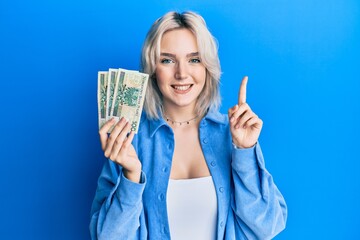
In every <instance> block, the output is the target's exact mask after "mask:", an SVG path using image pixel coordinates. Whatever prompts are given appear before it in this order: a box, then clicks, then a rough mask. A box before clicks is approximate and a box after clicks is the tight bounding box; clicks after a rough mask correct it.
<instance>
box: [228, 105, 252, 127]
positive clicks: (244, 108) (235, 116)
mask: <svg viewBox="0 0 360 240" xmlns="http://www.w3.org/2000/svg"><path fill="white" fill-rule="evenodd" d="M249 110H250V111H251V109H250V107H249V105H248V104H247V103H243V104H241V105H240V107H239V108H238V109H237V110H236V112H234V113H233V115H232V116H231V118H230V121H231V122H232V123H235V122H238V121H239V119H238V118H239V117H240V116H242V115H243V114H244V113H245V112H246V111H249Z"/></svg>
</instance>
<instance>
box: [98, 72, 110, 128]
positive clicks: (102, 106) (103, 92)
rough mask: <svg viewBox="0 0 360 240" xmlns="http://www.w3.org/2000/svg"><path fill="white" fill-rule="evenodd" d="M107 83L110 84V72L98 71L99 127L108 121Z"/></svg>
mask: <svg viewBox="0 0 360 240" xmlns="http://www.w3.org/2000/svg"><path fill="white" fill-rule="evenodd" d="M107 84H108V72H105V71H100V72H98V92H97V100H98V115H99V129H100V128H101V127H102V126H103V125H104V123H105V122H106V116H107V115H106V109H107Z"/></svg>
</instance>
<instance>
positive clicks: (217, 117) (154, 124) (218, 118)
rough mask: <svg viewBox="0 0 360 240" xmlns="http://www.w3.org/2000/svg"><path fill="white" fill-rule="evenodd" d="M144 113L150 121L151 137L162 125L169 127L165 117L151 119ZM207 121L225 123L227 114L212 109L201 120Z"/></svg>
mask: <svg viewBox="0 0 360 240" xmlns="http://www.w3.org/2000/svg"><path fill="white" fill-rule="evenodd" d="M144 115H145V116H144V118H146V120H147V121H148V122H149V130H150V137H153V136H154V134H155V133H156V131H157V130H158V129H159V128H160V127H162V126H166V127H169V126H168V124H167V123H166V121H165V120H164V119H163V118H160V119H152V120H150V119H148V118H147V117H146V114H144ZM206 121H211V122H214V123H217V124H222V125H225V124H226V123H227V115H224V114H221V113H220V112H218V111H214V110H210V111H208V112H207V114H206V115H205V117H204V118H203V119H202V120H201V122H206Z"/></svg>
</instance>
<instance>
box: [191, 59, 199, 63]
mask: <svg viewBox="0 0 360 240" xmlns="http://www.w3.org/2000/svg"><path fill="white" fill-rule="evenodd" d="M190 62H191V63H201V60H200V59H199V58H192V59H190Z"/></svg>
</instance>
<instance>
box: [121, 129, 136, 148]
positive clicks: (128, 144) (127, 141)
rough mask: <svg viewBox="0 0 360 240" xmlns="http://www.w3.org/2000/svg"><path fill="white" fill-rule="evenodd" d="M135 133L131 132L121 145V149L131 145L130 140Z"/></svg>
mask: <svg viewBox="0 0 360 240" xmlns="http://www.w3.org/2000/svg"><path fill="white" fill-rule="evenodd" d="M134 136H135V132H134V131H131V132H130V134H129V136H128V137H127V139H126V140H125V142H124V144H123V148H128V147H129V146H130V145H131V142H132V140H133V139H134Z"/></svg>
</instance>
